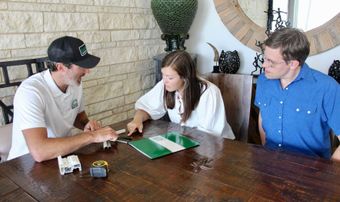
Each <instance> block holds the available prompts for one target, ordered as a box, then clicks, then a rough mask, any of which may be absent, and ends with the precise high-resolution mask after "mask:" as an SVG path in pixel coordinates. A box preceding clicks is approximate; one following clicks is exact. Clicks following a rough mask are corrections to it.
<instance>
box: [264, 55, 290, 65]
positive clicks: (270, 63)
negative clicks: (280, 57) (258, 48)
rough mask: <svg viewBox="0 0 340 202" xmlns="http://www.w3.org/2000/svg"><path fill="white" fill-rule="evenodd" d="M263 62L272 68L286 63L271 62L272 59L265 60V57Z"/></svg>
mask: <svg viewBox="0 0 340 202" xmlns="http://www.w3.org/2000/svg"><path fill="white" fill-rule="evenodd" d="M263 62H266V63H268V64H269V66H271V67H275V66H277V65H279V64H282V63H286V61H281V62H275V61H273V60H271V59H267V58H265V57H263Z"/></svg>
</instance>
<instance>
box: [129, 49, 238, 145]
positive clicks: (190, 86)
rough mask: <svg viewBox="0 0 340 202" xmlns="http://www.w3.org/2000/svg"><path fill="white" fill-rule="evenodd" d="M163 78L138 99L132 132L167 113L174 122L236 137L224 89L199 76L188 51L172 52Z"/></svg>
mask: <svg viewBox="0 0 340 202" xmlns="http://www.w3.org/2000/svg"><path fill="white" fill-rule="evenodd" d="M161 71H162V77H163V79H162V80H161V81H160V82H158V83H157V84H156V86H155V87H153V88H152V89H151V90H150V91H149V92H148V93H146V94H145V95H143V96H142V97H141V98H139V99H138V100H137V102H136V105H135V109H136V110H137V111H136V114H135V116H134V119H133V120H132V121H131V122H130V123H128V125H127V128H128V130H129V135H131V134H132V133H133V132H134V131H136V130H138V132H142V131H143V122H144V121H146V120H148V119H150V118H151V119H153V120H155V119H160V118H162V117H163V116H164V115H165V114H166V113H168V115H169V118H170V120H171V122H174V123H179V124H181V125H184V126H188V127H196V128H197V129H199V130H202V131H205V132H207V133H210V134H212V135H217V136H223V137H225V138H229V139H234V138H235V136H234V134H233V131H232V130H231V127H230V126H229V124H228V123H227V121H226V115H225V109H224V104H223V99H222V96H221V92H220V90H219V89H218V87H216V86H215V85H214V84H212V83H210V82H209V81H206V80H204V79H202V78H200V77H198V75H197V72H196V67H195V63H194V61H193V60H192V58H191V56H190V54H188V53H187V52H185V51H174V52H171V53H169V54H168V55H167V56H166V57H165V58H164V59H163V61H162V69H161Z"/></svg>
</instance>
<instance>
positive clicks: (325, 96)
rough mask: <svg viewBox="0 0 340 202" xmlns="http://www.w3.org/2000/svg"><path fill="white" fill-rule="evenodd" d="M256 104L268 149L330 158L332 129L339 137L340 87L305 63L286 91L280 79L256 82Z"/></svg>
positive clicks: (259, 79)
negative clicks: (330, 133) (330, 134)
mask: <svg viewBox="0 0 340 202" xmlns="http://www.w3.org/2000/svg"><path fill="white" fill-rule="evenodd" d="M255 105H256V106H257V107H259V108H260V112H261V117H262V127H263V129H264V131H265V133H266V145H265V146H267V147H270V148H274V149H282V150H289V151H293V152H299V153H304V154H307V155H311V156H320V157H323V158H330V157H331V143H330V138H329V132H330V128H332V129H333V131H334V132H335V134H337V135H340V85H339V84H338V83H337V82H336V81H335V80H334V79H333V78H331V77H329V76H327V75H325V74H323V73H321V72H318V71H316V70H313V69H311V68H310V67H309V66H308V65H307V64H304V65H303V66H302V68H301V71H300V73H299V75H298V76H297V78H296V79H295V80H294V81H293V82H292V83H290V84H289V85H288V86H287V87H286V88H282V87H281V83H280V80H279V79H267V78H266V77H265V75H264V74H262V75H260V76H259V78H258V81H257V88H256V97H255Z"/></svg>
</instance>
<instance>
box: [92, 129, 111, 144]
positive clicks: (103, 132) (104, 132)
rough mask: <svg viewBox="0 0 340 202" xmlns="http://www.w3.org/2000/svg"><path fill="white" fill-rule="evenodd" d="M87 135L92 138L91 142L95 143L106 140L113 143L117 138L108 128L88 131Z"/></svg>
mask: <svg viewBox="0 0 340 202" xmlns="http://www.w3.org/2000/svg"><path fill="white" fill-rule="evenodd" d="M89 134H90V135H91V136H92V138H93V142H95V143H100V142H105V141H108V140H110V141H115V140H117V138H118V134H117V133H116V131H115V130H113V129H112V128H111V127H109V126H106V127H104V128H99V129H96V130H94V131H90V132H89Z"/></svg>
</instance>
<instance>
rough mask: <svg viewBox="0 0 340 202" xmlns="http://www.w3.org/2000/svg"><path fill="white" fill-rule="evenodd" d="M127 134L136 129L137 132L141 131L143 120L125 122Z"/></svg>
mask: <svg viewBox="0 0 340 202" xmlns="http://www.w3.org/2000/svg"><path fill="white" fill-rule="evenodd" d="M127 129H128V132H129V133H128V136H130V135H132V133H134V132H136V131H138V132H139V133H142V132H143V122H137V121H135V120H133V121H131V122H130V123H128V124H127Z"/></svg>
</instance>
